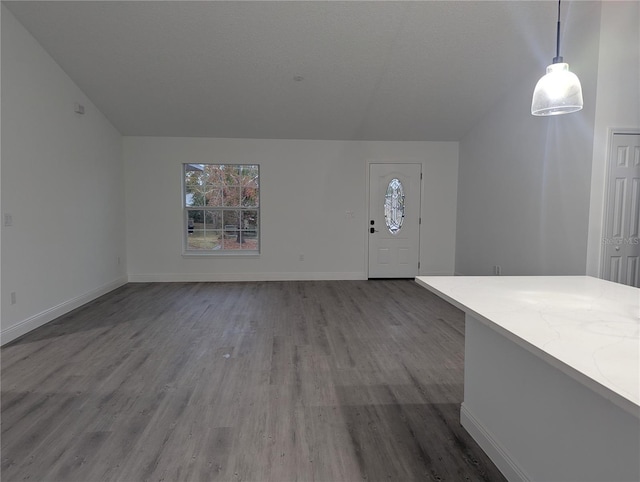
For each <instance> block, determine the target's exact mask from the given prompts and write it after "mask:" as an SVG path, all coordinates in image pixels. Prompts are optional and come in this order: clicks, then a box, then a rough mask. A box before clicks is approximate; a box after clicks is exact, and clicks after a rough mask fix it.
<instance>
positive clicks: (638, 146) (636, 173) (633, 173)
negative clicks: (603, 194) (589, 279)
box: [603, 134, 640, 287]
mask: <svg viewBox="0 0 640 482" xmlns="http://www.w3.org/2000/svg"><path fill="white" fill-rule="evenodd" d="M608 179H609V180H608V183H607V184H608V185H607V200H606V203H607V204H606V207H605V209H606V223H605V233H604V270H603V274H604V279H606V280H609V281H615V282H617V283H623V284H626V285H629V286H636V287H640V274H639V272H640V237H639V236H640V134H614V135H613V142H612V145H611V151H610V154H609V178H608Z"/></svg>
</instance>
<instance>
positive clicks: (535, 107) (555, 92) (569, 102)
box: [531, 63, 582, 116]
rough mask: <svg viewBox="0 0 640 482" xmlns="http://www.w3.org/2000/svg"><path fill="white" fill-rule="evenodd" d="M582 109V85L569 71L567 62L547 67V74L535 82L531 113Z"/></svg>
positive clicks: (566, 112)
mask: <svg viewBox="0 0 640 482" xmlns="http://www.w3.org/2000/svg"><path fill="white" fill-rule="evenodd" d="M580 109H582V86H581V85H580V80H579V79H578V76H577V75H576V74H574V73H573V72H569V64H565V63H557V64H551V65H549V66H548V67H547V74H546V75H545V76H544V77H542V78H541V79H540V80H539V81H538V83H537V84H536V88H535V90H534V91H533V100H532V101H531V113H532V114H533V115H538V116H544V115H559V114H568V113H570V112H576V111H579V110H580Z"/></svg>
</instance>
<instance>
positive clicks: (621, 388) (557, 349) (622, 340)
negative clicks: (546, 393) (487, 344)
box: [416, 276, 640, 416]
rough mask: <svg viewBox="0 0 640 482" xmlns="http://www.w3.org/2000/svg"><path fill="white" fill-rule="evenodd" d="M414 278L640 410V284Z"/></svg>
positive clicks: (542, 278)
mask: <svg viewBox="0 0 640 482" xmlns="http://www.w3.org/2000/svg"><path fill="white" fill-rule="evenodd" d="M416 281H417V282H418V284H420V285H422V286H424V287H425V288H427V289H428V290H430V291H432V292H433V293H435V294H437V295H439V296H440V297H442V298H444V299H445V300H447V301H448V302H450V303H451V304H453V305H454V306H456V307H458V308H459V309H461V310H462V311H464V312H465V313H467V314H469V315H471V316H473V317H474V318H476V319H478V320H479V321H481V322H483V323H485V324H487V325H488V326H490V327H492V328H493V329H495V330H497V331H499V332H501V333H502V334H504V335H505V336H507V337H508V338H509V339H511V340H513V341H514V342H516V343H518V344H519V345H521V346H523V347H524V348H526V349H527V350H529V351H530V352H532V353H534V354H536V355H537V356H540V357H541V358H543V359H545V360H547V361H548V362H549V363H551V364H552V365H554V366H556V367H557V368H559V369H560V370H562V371H563V372H565V373H567V374H568V375H570V376H572V377H573V378H575V379H576V380H578V381H580V382H582V383H584V384H585V385H587V386H588V387H590V388H592V389H593V390H595V391H596V392H598V393H600V394H602V395H603V396H605V397H606V398H608V399H610V400H611V401H612V402H614V403H616V404H617V405H619V406H620V407H622V408H624V409H625V410H627V411H629V412H631V413H633V414H634V415H636V416H640V289H638V288H632V287H629V286H625V285H621V284H617V283H612V282H610V281H604V280H601V279H597V278H592V277H589V276H419V277H417V278H416Z"/></svg>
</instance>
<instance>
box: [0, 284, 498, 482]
mask: <svg viewBox="0 0 640 482" xmlns="http://www.w3.org/2000/svg"><path fill="white" fill-rule="evenodd" d="M0 356H1V363H2V373H1V377H2V378H1V382H2V399H1V403H2V441H1V450H2V454H1V459H2V465H1V475H2V481H3V482H10V481H18V480H32V481H44V480H51V481H85V482H86V481H110V480H114V481H115V480H118V481H143V480H154V481H173V480H202V481H214V480H223V481H274V482H284V481H293V480H299V481H358V480H368V481H375V480H390V481H391V480H392V481H412V480H416V481H423V480H447V481H463V480H474V481H475V480H484V481H501V480H504V478H503V477H502V476H501V474H500V473H499V472H498V470H497V469H496V468H495V467H494V466H493V464H492V463H491V462H490V461H489V459H488V458H487V457H486V456H485V455H484V453H483V452H482V451H481V450H480V448H479V447H478V446H477V445H476V444H475V442H474V441H473V440H472V439H471V437H470V436H469V435H468V434H467V433H466V431H465V430H464V429H463V428H462V427H461V426H460V423H459V410H460V403H461V402H462V396H463V393H462V392H463V356H464V318H463V314H462V313H461V312H460V311H458V310H457V309H455V308H453V307H452V306H451V305H449V304H447V303H445V302H444V301H442V300H440V299H438V298H437V297H435V296H434V295H432V294H430V293H429V292H428V291H427V290H425V289H423V288H420V287H419V286H418V285H416V284H415V283H414V282H413V281H411V280H376V281H315V282H254V283H163V284H129V285H126V286H124V287H122V288H120V289H118V290H116V291H114V292H112V293H110V294H108V295H106V296H103V297H102V298H99V299H98V300H96V301H94V302H92V303H90V304H88V305H86V306H84V307H82V308H79V309H77V310H75V311H73V312H71V313H69V314H68V315H66V316H63V317H61V318H59V319H58V320H56V321H54V322H51V323H49V324H47V325H45V326H43V327H41V328H39V329H38V330H35V331H33V332H31V333H30V334H28V335H26V336H24V337H22V338H20V339H18V340H16V341H14V342H13V343H11V344H9V345H7V346H6V347H3V348H2V350H1V351H0Z"/></svg>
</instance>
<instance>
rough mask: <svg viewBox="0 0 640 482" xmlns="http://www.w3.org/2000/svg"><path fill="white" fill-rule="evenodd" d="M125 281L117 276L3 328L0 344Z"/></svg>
mask: <svg viewBox="0 0 640 482" xmlns="http://www.w3.org/2000/svg"><path fill="white" fill-rule="evenodd" d="M126 283H127V277H126V276H125V277H122V278H118V279H117V280H115V281H112V282H111V283H107V284H106V285H103V286H100V287H99V288H96V289H94V290H91V291H88V292H87V293H84V294H81V295H80V296H76V297H75V298H72V299H70V300H68V301H64V302H62V303H60V304H59V305H56V306H53V307H51V308H49V309H47V310H44V311H42V312H40V313H38V314H36V315H33V316H31V317H29V318H27V319H25V320H22V321H19V322H18V323H16V324H14V325H12V326H10V327H8V328H5V329H4V330H2V331H1V332H0V345H5V344H7V343H9V342H10V341H13V340H15V339H16V338H18V337H20V336H22V335H24V334H25V333H28V332H30V331H31V330H35V329H36V328H38V327H40V326H42V325H44V324H46V323H49V322H50V321H53V320H55V319H56V318H58V317H59V316H62V315H64V314H65V313H69V312H70V311H71V310H75V309H76V308H79V307H80V306H82V305H84V304H86V303H89V302H90V301H93V300H95V299H96V298H98V297H100V296H102V295H104V294H107V293H109V292H110V291H113V290H115V289H116V288H119V287H120V286H122V285H124V284H126Z"/></svg>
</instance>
